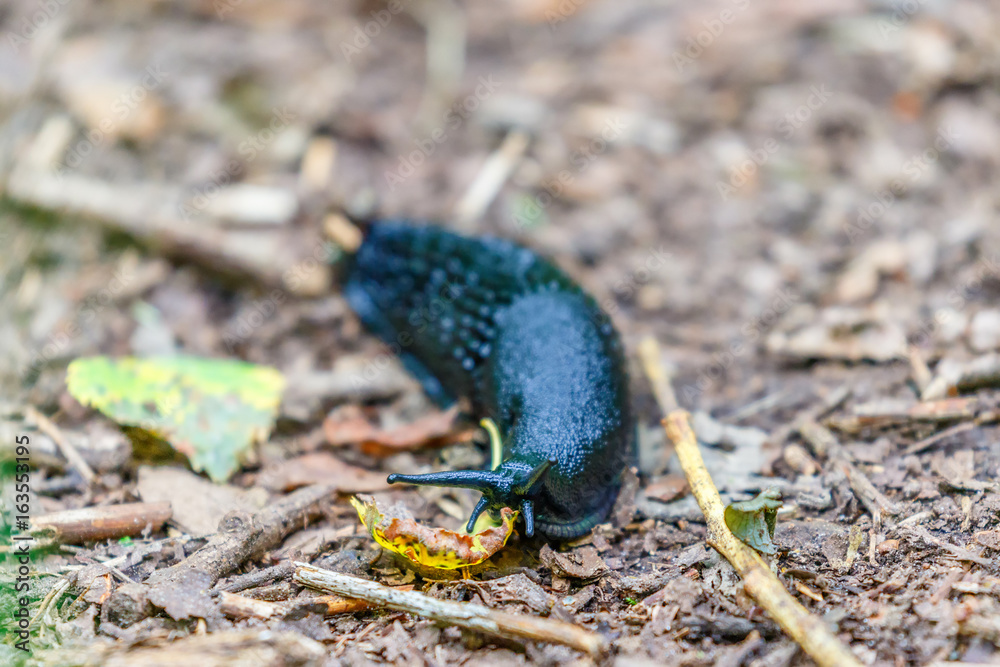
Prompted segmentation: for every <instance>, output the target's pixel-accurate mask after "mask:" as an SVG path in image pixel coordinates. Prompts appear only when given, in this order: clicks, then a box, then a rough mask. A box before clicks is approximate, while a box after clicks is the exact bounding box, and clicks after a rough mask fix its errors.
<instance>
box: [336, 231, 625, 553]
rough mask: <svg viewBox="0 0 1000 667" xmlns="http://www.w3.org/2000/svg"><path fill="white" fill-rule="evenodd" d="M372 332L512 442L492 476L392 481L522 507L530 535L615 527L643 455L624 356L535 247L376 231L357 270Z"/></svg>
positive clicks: (352, 298)
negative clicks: (630, 474) (616, 509)
mask: <svg viewBox="0 0 1000 667" xmlns="http://www.w3.org/2000/svg"><path fill="white" fill-rule="evenodd" d="M345 293H346V296H347V299H348V301H349V302H350V304H351V306H352V307H353V308H354V310H355V311H356V312H357V314H358V315H359V317H360V318H361V319H362V321H363V322H364V323H365V325H366V326H367V327H368V328H369V329H371V330H372V332H374V333H375V334H376V335H377V336H379V337H380V338H381V339H382V340H384V341H385V342H387V343H389V344H390V345H392V346H393V347H394V349H398V350H399V352H400V356H401V358H402V360H403V362H404V364H405V365H406V366H407V368H408V369H409V370H410V372H412V373H413V374H414V375H415V376H416V377H417V378H418V379H419V380H420V381H421V383H422V384H423V387H424V390H425V391H426V392H427V393H428V395H430V396H431V398H433V399H434V400H435V401H436V402H438V403H439V404H441V405H448V404H449V403H452V402H453V401H454V400H455V399H456V398H458V397H460V396H468V397H469V398H470V399H471V400H472V403H473V406H474V408H475V410H476V412H477V413H479V414H480V415H482V416H486V417H489V418H491V419H493V420H494V421H495V422H496V424H497V426H498V427H499V431H500V434H501V437H502V441H503V454H502V457H501V459H502V460H501V463H500V465H499V466H497V467H496V468H495V469H493V470H457V471H451V472H439V473H430V474H426V475H395V474H394V475H389V482H390V483H392V482H405V483H410V484H425V485H433V486H453V487H463V488H471V489H477V490H479V491H481V492H482V494H483V497H482V499H481V500H480V501H479V504H478V505H476V508H475V510H474V511H473V514H472V517H471V518H470V520H469V529H470V531H471V529H472V527H473V526H474V524H475V522H476V519H477V518H478V516H479V515H480V514H481V513H482V512H483V511H489V512H490V514H491V515H492V516H497V515H498V513H499V510H500V509H501V508H502V507H514V508H518V509H520V510H521V516H522V517H523V518H524V522H525V533H526V534H527V535H528V536H531V535H532V534H534V532H535V531H536V530H537V531H538V532H539V533H541V534H542V535H544V536H546V537H550V538H557V539H568V538H573V537H578V536H580V535H583V534H585V533H586V532H588V531H589V530H590V529H591V528H593V527H594V526H595V525H597V524H598V523H600V522H601V521H603V520H604V518H605V517H606V516H607V514H608V512H609V511H610V509H611V507H612V505H613V504H614V501H615V499H616V498H617V495H618V490H619V486H620V478H621V474H622V472H623V471H624V470H625V467H626V466H627V465H628V464H629V463H630V462H631V461H632V459H633V456H634V451H633V450H634V423H633V420H632V416H631V412H630V407H629V396H628V378H627V373H626V367H625V358H624V353H623V349H622V345H621V341H620V338H619V336H618V333H617V332H616V331H615V329H614V326H613V325H612V324H611V321H610V319H609V318H608V317H607V315H606V314H605V313H604V312H603V311H602V310H601V309H600V307H599V306H598V305H597V303H596V302H595V301H594V299H593V298H592V297H590V296H589V295H588V294H586V293H585V292H584V291H583V290H582V289H581V288H580V287H579V286H578V285H577V284H576V283H574V282H573V281H572V280H571V279H570V278H569V277H568V276H567V275H566V274H565V273H563V272H562V271H560V270H559V269H558V268H556V267H555V266H554V265H552V264H551V263H550V262H548V261H546V260H545V259H542V258H541V257H539V256H538V255H536V254H535V253H534V252H532V251H530V250H527V249H525V248H522V247H519V246H517V245H515V244H513V243H511V242H509V241H504V240H500V239H494V238H481V239H471V238H465V237H462V236H459V235H456V234H453V233H450V232H446V231H444V230H442V229H440V228H438V227H433V226H413V225H408V224H404V223H400V222H375V223H371V224H370V225H369V226H368V229H367V232H366V235H365V238H364V241H363V242H362V244H361V246H360V247H359V248H358V251H357V254H356V255H355V256H354V257H353V259H352V260H351V262H350V264H349V267H348V270H347V280H346V283H345Z"/></svg>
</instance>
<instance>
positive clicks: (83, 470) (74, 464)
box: [24, 405, 97, 484]
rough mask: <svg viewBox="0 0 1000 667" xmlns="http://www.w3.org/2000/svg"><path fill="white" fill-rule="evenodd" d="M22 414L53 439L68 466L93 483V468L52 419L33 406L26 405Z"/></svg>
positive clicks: (89, 482) (94, 476) (88, 482)
mask: <svg viewBox="0 0 1000 667" xmlns="http://www.w3.org/2000/svg"><path fill="white" fill-rule="evenodd" d="M24 416H25V417H27V418H28V419H29V420H30V421H33V422H35V425H36V426H37V427H38V430H39V431H41V432H42V433H44V434H45V435H47V436H49V437H50V438H52V440H54V441H55V443H56V446H58V447H59V451H61V452H62V455H63V456H65V457H66V461H67V462H68V463H69V465H70V467H71V468H73V469H74V470H76V471H77V472H78V473H80V476H81V477H83V479H84V480H85V481H86V482H87V484H93V483H94V479H95V478H96V477H97V475H95V474H94V471H93V469H91V467H90V466H89V465H87V462H86V461H84V460H83V457H82V456H80V452H78V451H76V447H74V446H73V444H72V443H71V442H70V441H69V440H68V439H67V438H66V436H65V434H63V432H62V430H61V429H60V428H59V427H58V426H56V425H55V424H53V423H52V421H51V420H50V419H49V418H48V417H46V416H45V415H43V414H42V413H41V412H39V411H38V410H36V409H35V408H34V407H33V406H30V405H29V406H28V408H27V409H26V410H25V411H24Z"/></svg>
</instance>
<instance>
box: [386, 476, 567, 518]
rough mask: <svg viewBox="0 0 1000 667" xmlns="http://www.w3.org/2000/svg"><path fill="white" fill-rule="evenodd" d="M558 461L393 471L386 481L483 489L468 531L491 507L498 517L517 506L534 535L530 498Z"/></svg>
mask: <svg viewBox="0 0 1000 667" xmlns="http://www.w3.org/2000/svg"><path fill="white" fill-rule="evenodd" d="M555 463H556V460H555V459H549V460H547V461H542V462H541V463H539V464H538V465H536V466H533V467H527V466H525V465H523V464H521V463H519V462H514V461H512V462H505V463H502V464H500V466H499V467H498V468H497V469H496V470H451V471H445V472H431V473H426V474H424V475H400V474H396V473H394V474H392V475H389V477H388V478H386V481H388V482H389V483H390V484H395V483H397V482H403V483H405V484H416V485H418V486H446V487H457V488H462V489H475V490H477V491H481V492H482V494H483V497H482V498H480V499H479V502H478V503H477V504H476V508H475V509H474V510H472V517H471V518H470V519H469V523H468V525H467V527H466V530H467V531H468V532H470V533H471V532H472V531H473V528H474V527H475V525H476V519H478V518H479V515H480V514H482V513H483V512H484V511H487V510H488V511H489V512H490V514H491V515H494V516H495V515H496V514H497V513H498V512H499V511H500V510H501V508H504V507H518V508H520V509H521V513H522V515H523V517H524V522H525V528H526V531H525V534H526V535H527V536H528V537H531V536H532V535H533V534H534V532H535V522H534V505H533V504H532V500H531V498H532V497H533V496H537V495H538V494H539V492H540V491H541V485H542V482H543V481H544V479H545V475H546V474H548V472H549V470H551V469H552V466H553V465H555Z"/></svg>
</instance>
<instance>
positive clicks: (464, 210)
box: [455, 130, 531, 228]
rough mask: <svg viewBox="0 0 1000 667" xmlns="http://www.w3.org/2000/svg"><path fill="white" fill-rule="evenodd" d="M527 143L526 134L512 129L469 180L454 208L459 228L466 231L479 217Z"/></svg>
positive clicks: (519, 157) (511, 169) (512, 169)
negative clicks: (472, 179) (477, 172)
mask: <svg viewBox="0 0 1000 667" xmlns="http://www.w3.org/2000/svg"><path fill="white" fill-rule="evenodd" d="M530 140H531V138H530V137H529V136H528V133H527V132H524V131H523V130H512V131H511V132H510V133H508V134H507V136H506V137H504V140H503V143H501V144H500V147H499V148H498V149H497V150H496V151H494V152H493V154H492V155H490V157H489V158H488V159H487V160H486V163H485V164H483V167H482V169H480V170H479V174H478V175H477V176H476V179H475V180H474V181H472V185H470V186H469V189H468V190H466V191H465V195H464V196H463V197H462V200H461V201H460V202H458V205H457V206H456V207H455V218H456V219H457V222H458V224H459V225H460V226H462V227H465V228H467V227H468V226H469V225H470V224H471V223H473V222H475V221H476V220H477V219H479V218H480V217H482V215H483V213H484V212H485V211H486V209H487V208H488V207H489V205H490V202H492V201H493V199H494V198H495V197H496V196H497V193H498V192H500V188H502V187H503V184H504V183H505V182H506V181H507V178H508V177H509V176H510V174H511V172H512V171H514V167H516V166H517V163H518V162H519V161H520V160H521V156H522V155H524V151H525V150H527V148H528V144H529V143H530Z"/></svg>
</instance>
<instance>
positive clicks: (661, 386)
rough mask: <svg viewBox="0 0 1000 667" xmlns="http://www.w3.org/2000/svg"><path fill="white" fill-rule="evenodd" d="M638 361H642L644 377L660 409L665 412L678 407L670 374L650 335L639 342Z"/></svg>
mask: <svg viewBox="0 0 1000 667" xmlns="http://www.w3.org/2000/svg"><path fill="white" fill-rule="evenodd" d="M639 361H641V362H642V367H643V370H644V371H645V372H646V377H647V378H649V384H650V387H651V388H652V389H653V396H655V397H656V402H657V403H658V404H659V406H660V409H661V410H663V411H664V412H665V413H666V412H670V411H671V410H676V409H677V407H678V403H677V395H676V394H675V393H674V387H673V385H672V384H671V383H670V374H669V373H668V372H667V370H666V368H665V367H664V365H663V360H662V359H661V358H660V344H659V343H658V342H656V339H655V338H653V337H652V336H646V337H645V338H643V339H642V341H641V342H640V343H639Z"/></svg>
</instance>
